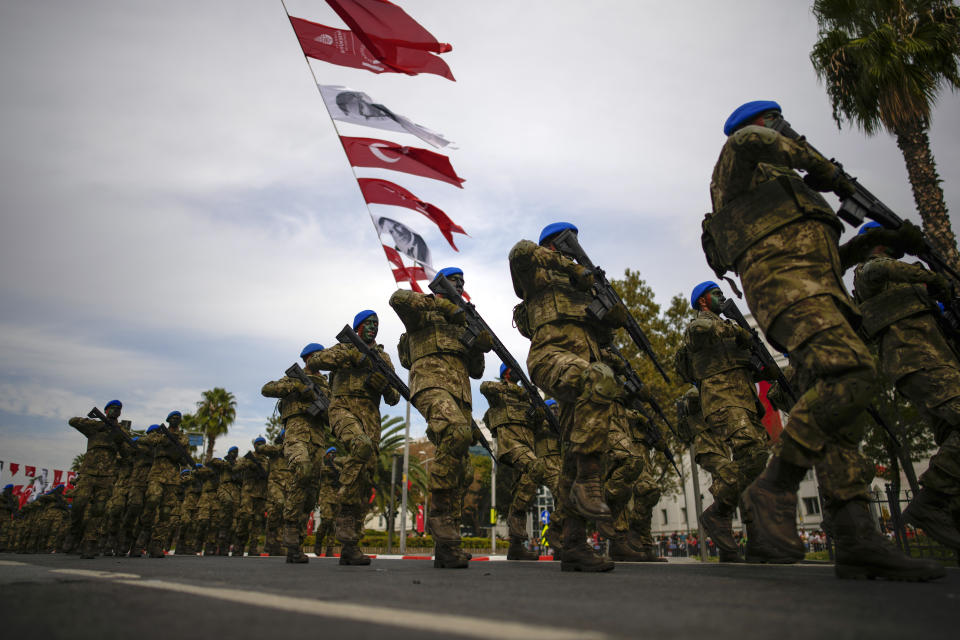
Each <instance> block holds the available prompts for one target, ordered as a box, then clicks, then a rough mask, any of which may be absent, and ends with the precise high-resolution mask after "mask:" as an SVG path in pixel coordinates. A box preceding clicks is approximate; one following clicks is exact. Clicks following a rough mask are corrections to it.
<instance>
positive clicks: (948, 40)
mask: <svg viewBox="0 0 960 640" xmlns="http://www.w3.org/2000/svg"><path fill="white" fill-rule="evenodd" d="M813 14H814V16H816V18H817V24H818V29H819V32H818V40H817V43H816V44H815V45H814V47H813V51H812V52H811V54H810V60H811V61H812V62H813V67H814V69H815V70H816V72H817V76H818V77H819V78H820V79H821V80H823V81H824V82H825V83H826V88H827V95H828V96H829V97H830V102H831V104H832V105H833V118H834V120H836V122H837V125H838V126H839V125H841V124H842V121H843V120H847V121H849V122H851V123H853V124H855V125H856V126H857V127H859V128H860V129H862V130H863V132H864V133H866V134H867V135H873V134H875V133H877V132H878V131H879V130H880V129H881V128H882V129H886V130H887V131H888V132H890V133H891V134H893V135H894V136H895V137H896V140H897V146H898V147H899V148H900V151H901V153H902V154H903V158H904V161H905V162H906V165H907V175H908V176H909V179H910V185H911V187H912V188H913V199H914V202H916V204H917V210H918V211H919V213H920V217H921V219H922V220H923V230H924V232H925V233H926V235H927V237H928V238H929V239H930V242H931V243H932V244H933V246H934V247H935V248H936V249H937V250H938V252H939V253H940V254H941V255H942V256H944V258H946V260H947V261H948V262H949V263H950V264H951V265H952V266H953V267H954V268H960V254H958V253H957V240H956V236H955V235H954V232H953V230H952V229H951V228H950V219H949V218H948V217H947V207H946V204H945V203H944V200H943V190H942V189H941V188H940V182H941V180H940V177H939V176H938V175H937V168H936V164H935V163H934V159H933V153H932V151H931V150H930V139H929V137H928V135H927V133H928V130H929V128H930V118H931V110H932V108H933V104H934V102H936V99H937V94H938V93H939V92H940V90H941V89H942V88H943V87H944V86H947V87H950V88H951V89H957V88H960V73H958V60H960V8H958V7H957V6H956V5H955V4H954V3H953V1H952V0H815V1H814V3H813Z"/></svg>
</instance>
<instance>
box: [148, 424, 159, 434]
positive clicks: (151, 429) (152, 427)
mask: <svg viewBox="0 0 960 640" xmlns="http://www.w3.org/2000/svg"><path fill="white" fill-rule="evenodd" d="M154 431H160V425H158V424H152V425H150V426H149V427H147V433H153V432H154Z"/></svg>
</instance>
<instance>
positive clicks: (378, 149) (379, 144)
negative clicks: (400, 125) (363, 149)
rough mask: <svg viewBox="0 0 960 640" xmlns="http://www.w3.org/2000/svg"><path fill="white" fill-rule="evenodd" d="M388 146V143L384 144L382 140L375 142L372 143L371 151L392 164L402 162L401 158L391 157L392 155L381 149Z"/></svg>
mask: <svg viewBox="0 0 960 640" xmlns="http://www.w3.org/2000/svg"><path fill="white" fill-rule="evenodd" d="M386 147H387V145H385V144H383V143H382V142H374V143H373V144H371V145H370V153H372V154H373V155H375V156H376V157H377V158H378V159H380V160H382V161H383V162H389V163H390V164H393V163H394V162H400V158H391V157H390V156H388V155H386V154H385V153H384V152H383V151H381V149H385V148H386Z"/></svg>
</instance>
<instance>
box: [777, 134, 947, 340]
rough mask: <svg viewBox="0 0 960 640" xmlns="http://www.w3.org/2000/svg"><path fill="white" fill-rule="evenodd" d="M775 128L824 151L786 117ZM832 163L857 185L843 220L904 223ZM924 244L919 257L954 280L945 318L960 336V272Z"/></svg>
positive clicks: (856, 224)
mask: <svg viewBox="0 0 960 640" xmlns="http://www.w3.org/2000/svg"><path fill="white" fill-rule="evenodd" d="M771 128H772V129H773V130H774V131H776V132H778V133H780V134H781V135H783V136H786V137H787V138H790V139H791V140H796V141H798V142H802V143H803V144H805V145H806V146H807V147H808V148H809V149H810V150H811V151H813V152H815V153H818V154H820V152H819V151H817V150H816V148H814V146H813V145H811V144H810V143H809V142H807V139H806V136H802V135H800V134H799V133H797V132H796V131H794V130H793V128H792V127H791V126H790V123H789V122H787V121H786V120H784V119H783V117H782V116H781V117H779V118H777V119H776V121H775V122H774V124H773V126H772V127H771ZM820 155H823V154H820ZM824 157H826V156H824ZM830 162H832V163H833V164H835V165H836V166H837V170H838V171H839V172H840V175H839V176H838V177H840V178H843V179H844V180H846V181H848V182H850V184H852V185H853V188H854V192H853V195H851V196H849V197H847V198H844V199H843V200H842V201H841V202H840V208H839V209H838V210H837V215H838V216H840V218H841V219H842V220H844V221H845V222H846V223H847V224H849V225H851V226H854V227H859V226H860V225H861V224H863V221H864V219H865V218H870V219H871V220H874V221H875V222H879V223H880V224H881V225H883V227H884V228H885V229H891V230H896V229H899V228H900V227H901V226H902V225H903V222H904V220H903V218H901V217H900V216H898V215H897V214H896V213H894V212H893V211H892V210H891V209H890V207H888V206H887V205H885V204H884V203H883V201H881V200H880V198H878V197H876V196H875V195H873V194H872V193H870V191H868V190H867V188H866V187H864V186H863V185H862V184H860V183H859V182H858V181H857V179H856V178H855V177H853V176H852V175H850V174H849V173H847V172H846V171H844V169H843V165H841V164H840V163H839V162H837V161H836V160H835V159H831V160H830ZM923 244H924V249H923V251H921V252H919V253H918V254H917V257H918V258H920V259H921V260H923V261H924V262H926V263H927V264H928V265H929V266H930V269H931V270H933V271H934V272H936V273H939V274H941V275H945V276H947V277H949V278H951V279H952V280H953V291H952V292H951V294H950V300H948V301H947V302H946V303H945V304H944V306H945V307H946V310H945V312H944V314H943V317H944V321H945V323H946V328H947V330H948V332H949V333H951V334H952V335H953V336H954V337H956V336H958V335H960V295H958V294H957V286H958V284H960V273H958V272H957V270H956V269H954V268H953V267H951V266H950V264H949V263H947V261H946V260H945V259H944V257H943V256H941V255H940V254H939V253H938V252H937V250H936V249H934V247H933V245H931V244H930V241H929V240H927V239H926V238H924V239H923Z"/></svg>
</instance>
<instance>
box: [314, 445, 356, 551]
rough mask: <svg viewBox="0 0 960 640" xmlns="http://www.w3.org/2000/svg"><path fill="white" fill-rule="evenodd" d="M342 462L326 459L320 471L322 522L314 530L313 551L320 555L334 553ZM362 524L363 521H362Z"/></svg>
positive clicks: (319, 500)
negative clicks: (324, 552)
mask: <svg viewBox="0 0 960 640" xmlns="http://www.w3.org/2000/svg"><path fill="white" fill-rule="evenodd" d="M340 466H341V464H340V462H339V460H334V461H331V460H330V459H329V457H328V458H325V459H324V462H323V471H321V472H320V480H321V481H320V497H319V499H318V502H319V504H320V524H318V525H316V526H315V527H314V530H313V536H314V543H313V552H314V553H316V554H317V555H318V556H319V555H320V554H321V552H323V551H326V555H327V556H331V555H332V552H333V550H332V545H333V535H334V529H335V526H334V525H335V523H336V519H337V516H339V515H340V498H339V492H340V486H341V485H340ZM361 525H362V523H361ZM324 544H326V549H324Z"/></svg>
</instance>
